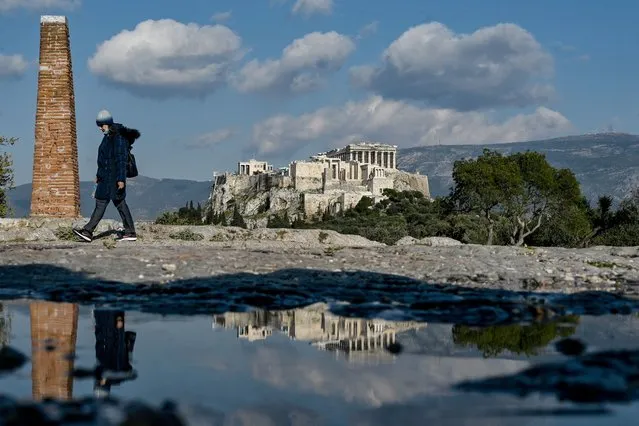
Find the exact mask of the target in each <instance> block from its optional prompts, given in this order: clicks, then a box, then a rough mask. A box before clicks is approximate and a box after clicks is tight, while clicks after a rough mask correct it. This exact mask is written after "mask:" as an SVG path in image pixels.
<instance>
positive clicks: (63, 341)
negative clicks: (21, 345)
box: [29, 302, 78, 401]
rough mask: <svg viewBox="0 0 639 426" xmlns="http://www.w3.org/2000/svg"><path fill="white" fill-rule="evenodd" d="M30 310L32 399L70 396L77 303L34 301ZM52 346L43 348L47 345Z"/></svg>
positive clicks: (69, 397) (71, 392) (71, 390)
mask: <svg viewBox="0 0 639 426" xmlns="http://www.w3.org/2000/svg"><path fill="white" fill-rule="evenodd" d="M29 309H30V311H31V347H32V359H33V361H32V367H31V368H32V370H31V377H32V381H33V383H32V387H33V391H32V392H33V399H34V400H36V401H39V400H41V399H44V398H55V399H62V400H66V399H71V397H72V396H73V377H72V376H71V373H72V371H73V358H72V357H71V356H69V355H73V354H75V344H76V338H77V331H78V305H74V304H70V303H51V302H34V303H31V305H30V306H29ZM49 344H50V345H52V347H54V348H55V349H54V350H49V351H47V347H46V346H47V345H49Z"/></svg>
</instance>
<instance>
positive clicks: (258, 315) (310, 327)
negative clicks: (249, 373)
mask: <svg viewBox="0 0 639 426" xmlns="http://www.w3.org/2000/svg"><path fill="white" fill-rule="evenodd" d="M213 326H214V327H217V326H219V327H224V328H227V329H228V328H236V329H237V337H238V338H240V339H246V340H249V341H255V340H261V339H265V338H267V337H268V336H270V335H272V333H273V330H278V331H280V332H282V333H285V334H286V335H288V337H290V338H291V339H296V340H303V341H308V342H310V343H311V344H312V345H313V346H315V347H317V348H319V349H323V350H329V351H339V352H346V353H349V354H353V353H356V352H367V353H375V352H385V353H386V352H387V351H385V350H384V349H386V348H387V347H388V346H389V345H390V344H392V343H395V339H396V335H397V334H398V333H402V332H405V331H408V330H417V329H420V328H423V327H426V323H418V322H413V321H403V322H397V321H385V320H378V319H373V320H368V319H361V318H345V317H339V316H336V315H333V314H331V313H330V312H329V311H328V306H327V305H325V304H321V303H318V304H315V305H311V306H308V307H306V308H301V309H295V310H290V311H272V312H269V311H261V310H258V311H252V312H227V313H225V314H223V315H214V316H213Z"/></svg>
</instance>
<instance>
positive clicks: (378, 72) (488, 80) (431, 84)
mask: <svg viewBox="0 0 639 426" xmlns="http://www.w3.org/2000/svg"><path fill="white" fill-rule="evenodd" d="M552 71H553V60H552V57H551V56H550V55H549V54H548V53H547V52H546V51H544V49H543V48H542V46H541V45H540V44H539V43H538V42H537V41H536V40H535V38H534V37H533V36H532V35H531V34H530V33H529V32H527V31H526V30H524V29H522V28H521V27H519V26H517V25H514V24H498V25H495V26H492V27H485V28H481V29H479V30H477V31H475V32H474V33H472V34H455V33H453V32H452V31H451V30H450V29H449V28H447V27H446V26H445V25H443V24H440V23H438V22H433V23H428V24H423V25H418V26H415V27H412V28H410V29H408V30H407V31H406V32H404V33H403V34H402V35H401V36H400V37H399V38H398V39H397V40H395V41H394V42H393V43H391V45H390V46H389V47H388V48H387V49H386V50H385V51H384V54H383V56H382V62H381V64H379V65H377V66H360V67H354V68H352V69H351V77H352V81H353V83H354V84H355V85H356V86H360V87H364V88H366V89H369V90H371V91H373V92H375V93H378V94H380V95H382V96H384V97H386V98H394V99H413V100H419V101H425V102H427V103H428V104H430V105H433V106H440V107H450V108H455V109H462V110H472V109H478V108H490V107H496V106H517V107H521V106H526V105H536V104H539V103H540V102H543V101H546V100H548V99H549V98H551V97H552V95H553V94H554V91H553V87H552V85H550V84H548V82H547V81H546V79H547V78H548V77H550V76H551V75H552Z"/></svg>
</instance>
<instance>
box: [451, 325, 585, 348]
mask: <svg viewBox="0 0 639 426" xmlns="http://www.w3.org/2000/svg"><path fill="white" fill-rule="evenodd" d="M578 323H579V317H578V316H576V315H569V316H565V317H561V318H559V319H557V320H555V321H552V322H545V323H535V324H530V325H520V324H511V325H499V326H493V327H469V326H465V325H455V326H454V327H453V342H454V343H455V344H456V345H461V346H475V347H476V348H477V349H479V350H480V351H481V352H482V353H483V355H484V357H487V358H488V357H494V356H497V355H499V354H501V353H502V352H504V351H510V352H512V353H514V354H518V355H520V354H525V355H528V356H530V355H537V353H538V352H537V351H538V350H539V349H541V348H544V347H546V346H548V344H549V343H550V342H552V341H553V340H554V339H555V338H557V337H568V336H571V335H573V334H574V333H575V331H576V329H577V326H576V325H577V324H578Z"/></svg>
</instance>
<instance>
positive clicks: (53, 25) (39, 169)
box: [31, 16, 80, 218]
mask: <svg viewBox="0 0 639 426" xmlns="http://www.w3.org/2000/svg"><path fill="white" fill-rule="evenodd" d="M37 103H38V104H37V110H36V121H35V148H34V153H33V189H32V192H31V216H48V217H64V218H77V217H79V216H80V177H79V172H78V147H77V139H76V129H75V95H74V91H73V71H72V69H71V49H70V44H69V26H68V23H67V18H66V17H65V16H42V17H41V18H40V70H39V72H38V101H37Z"/></svg>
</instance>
